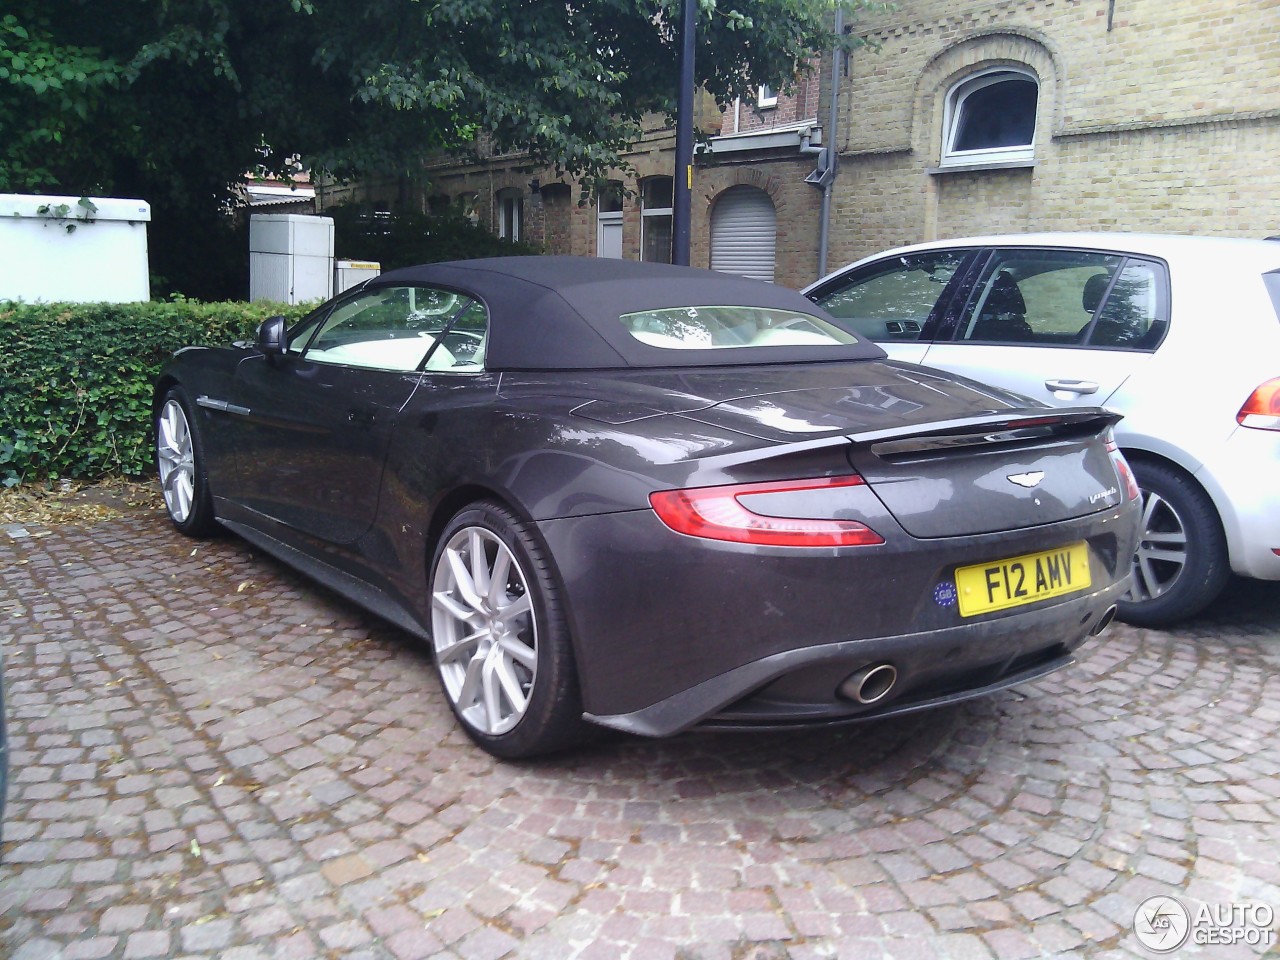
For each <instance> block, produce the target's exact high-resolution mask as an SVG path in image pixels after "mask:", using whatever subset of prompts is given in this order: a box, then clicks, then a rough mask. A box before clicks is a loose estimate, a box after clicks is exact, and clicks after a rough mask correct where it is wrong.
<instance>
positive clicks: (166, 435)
mask: <svg viewBox="0 0 1280 960" xmlns="http://www.w3.org/2000/svg"><path fill="white" fill-rule="evenodd" d="M156 461H157V463H158V465H159V467H160V487H161V489H162V490H163V491H164V505H165V506H166V507H167V508H168V510H169V516H171V517H173V519H174V520H175V521H176V522H178V523H183V522H185V521H186V519H187V517H189V516H190V515H191V505H192V503H193V502H194V500H195V492H196V461H195V443H194V441H193V440H192V439H191V427H190V425H189V424H188V423H187V415H186V413H185V412H184V411H183V409H182V404H180V403H178V401H177V400H172V399H171V400H169V401H167V402H166V403H165V405H164V409H163V410H161V411H160V419H159V420H158V421H157V422H156Z"/></svg>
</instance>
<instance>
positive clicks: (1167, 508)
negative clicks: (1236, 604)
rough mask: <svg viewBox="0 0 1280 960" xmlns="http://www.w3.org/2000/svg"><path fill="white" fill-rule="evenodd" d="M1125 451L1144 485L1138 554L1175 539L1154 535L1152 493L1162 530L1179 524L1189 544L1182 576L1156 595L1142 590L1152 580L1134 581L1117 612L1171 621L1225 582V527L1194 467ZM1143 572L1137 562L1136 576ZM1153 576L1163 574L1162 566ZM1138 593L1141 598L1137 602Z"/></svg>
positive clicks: (1141, 620)
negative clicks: (1192, 471)
mask: <svg viewBox="0 0 1280 960" xmlns="http://www.w3.org/2000/svg"><path fill="white" fill-rule="evenodd" d="M1123 453H1124V455H1125V459H1127V460H1128V461H1129V464H1130V466H1132V468H1133V472H1134V476H1135V478H1136V480H1137V482H1138V486H1139V488H1140V489H1141V491H1142V504H1143V514H1142V529H1141V530H1140V531H1139V541H1138V556H1139V557H1141V556H1142V554H1143V552H1144V550H1148V548H1152V549H1156V550H1160V549H1164V548H1168V547H1169V546H1170V545H1171V544H1170V542H1169V541H1165V542H1162V538H1161V537H1160V536H1158V535H1157V536H1151V529H1152V527H1154V526H1157V524H1156V523H1152V524H1151V525H1150V526H1149V520H1152V519H1154V520H1158V519H1159V514H1157V515H1156V517H1154V518H1153V517H1152V508H1151V497H1152V495H1153V494H1154V495H1155V497H1157V498H1158V500H1159V501H1160V502H1159V510H1160V511H1161V512H1162V513H1163V515H1164V518H1165V520H1166V523H1164V524H1160V525H1159V526H1160V527H1161V528H1162V529H1164V530H1172V529H1174V528H1177V529H1178V530H1180V532H1182V533H1183V535H1184V537H1185V540H1184V543H1185V544H1186V546H1185V548H1184V554H1185V556H1184V562H1183V564H1182V568H1181V573H1180V575H1179V579H1178V581H1177V582H1175V583H1173V584H1172V586H1169V585H1167V584H1166V585H1165V586H1166V589H1167V590H1168V592H1167V593H1163V594H1159V595H1156V596H1154V597H1152V596H1151V595H1150V593H1146V594H1145V595H1144V593H1143V591H1144V590H1145V589H1146V588H1147V587H1149V586H1150V584H1143V585H1138V584H1135V588H1134V589H1131V592H1130V593H1129V594H1126V596H1125V599H1124V600H1122V601H1121V602H1120V604H1119V610H1120V613H1119V616H1120V618H1121V619H1122V620H1125V621H1126V622H1128V623H1132V624H1136V625H1139V626H1150V627H1161V626H1167V625H1170V624H1174V623H1177V622H1178V621H1180V620H1184V619H1186V618H1188V617H1192V616H1195V615H1196V614H1197V613H1199V612H1200V611H1201V610H1203V609H1204V608H1205V607H1207V606H1208V605H1209V604H1210V603H1212V602H1213V600H1215V599H1216V598H1217V597H1218V595H1219V594H1220V593H1221V592H1222V590H1223V589H1224V588H1225V586H1226V584H1227V582H1228V580H1229V579H1230V573H1231V568H1230V560H1229V554H1228V549H1227V537H1226V532H1225V530H1224V526H1223V522H1222V517H1221V515H1220V513H1219V511H1218V507H1217V504H1216V503H1215V502H1214V500H1213V497H1212V495H1211V494H1210V492H1209V491H1208V490H1206V489H1205V488H1204V486H1203V485H1201V484H1200V482H1199V481H1197V480H1196V478H1195V477H1194V476H1193V475H1192V474H1191V472H1190V471H1188V470H1187V469H1185V468H1184V467H1182V466H1181V465H1179V464H1178V463H1176V462H1174V461H1173V460H1170V459H1169V458H1167V457H1164V456H1160V455H1159V454H1155V453H1152V452H1150V451H1146V450H1140V449H1131V448H1125V449H1124V450H1123ZM1175 549H1176V548H1175ZM1168 569H1169V567H1168V565H1166V570H1168ZM1141 575H1142V574H1141V571H1140V570H1139V564H1138V563H1137V562H1135V564H1134V576H1135V579H1136V578H1138V577H1140V576H1141ZM1155 576H1156V579H1157V580H1159V578H1160V571H1159V570H1157V571H1156V572H1155ZM1139 599H1140V601H1141V602H1135V601H1137V600H1139Z"/></svg>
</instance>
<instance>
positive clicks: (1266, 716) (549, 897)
mask: <svg viewBox="0 0 1280 960" xmlns="http://www.w3.org/2000/svg"><path fill="white" fill-rule="evenodd" d="M0 637H2V638H3V653H4V659H5V662H4V667H5V672H6V675H7V677H6V679H7V690H8V697H9V714H10V736H11V750H12V783H11V786H10V793H9V808H8V814H7V817H6V821H7V822H6V824H5V844H4V848H3V863H0V954H6V955H8V956H12V957H14V958H20V960H34V958H46V957H48V958H53V957H62V958H91V957H104V958H129V960H133V958H147V957H175V956H181V957H210V958H212V957H216V958H219V960H253V958H271V957H281V958H287V957H300V958H311V957H353V958H366V957H367V958H388V957H394V958H401V960H408V958H414V957H435V956H446V957H448V956H457V957H465V958H474V960H498V958H503V957H549V958H557V960H564V958H570V957H582V958H596V957H598V958H607V960H617V958H624V957H634V958H662V957H668V958H681V960H695V958H696V960H703V958H706V960H710V958H752V960H772V958H778V957H794V958H807V957H836V956H838V957H848V958H876V957H893V958H903V960H906V958H934V957H938V958H957V960H959V958H988V957H998V958H1032V957H1037V958H1038V957H1043V956H1053V955H1061V956H1069V957H1112V956H1118V957H1129V956H1147V955H1148V954H1145V953H1144V952H1143V951H1142V949H1141V948H1140V947H1139V946H1138V944H1137V941H1136V940H1135V938H1134V936H1133V934H1132V932H1131V931H1130V924H1131V922H1132V919H1133V915H1134V910H1135V907H1136V906H1137V905H1138V904H1139V903H1140V902H1141V901H1142V900H1143V899H1144V898H1146V897H1148V896H1151V895H1154V894H1175V895H1178V896H1181V897H1183V898H1184V899H1185V900H1187V901H1188V902H1190V903H1194V902H1196V901H1203V902H1208V903H1218V904H1225V903H1230V902H1235V901H1246V900H1250V901H1258V902H1262V903H1265V904H1268V905H1270V906H1272V907H1273V908H1276V909H1277V910H1278V911H1280V737H1278V736H1277V733H1278V732H1280V678H1278V677H1277V674H1278V673H1280V588H1278V587H1277V586H1275V585H1259V584H1244V585H1237V586H1235V587H1233V589H1232V593H1231V594H1230V595H1229V597H1228V598H1227V600H1226V601H1225V602H1224V603H1222V604H1221V605H1219V607H1218V608H1217V609H1216V611H1215V612H1214V613H1213V615H1212V616H1211V617H1208V618H1203V619H1201V620H1198V621H1196V622H1195V623H1193V624H1191V625H1189V626H1188V627H1187V628H1185V629H1182V630H1178V631H1173V632H1155V631H1144V630H1139V629H1134V628H1129V627H1118V628H1115V629H1113V630H1112V632H1111V633H1110V634H1109V635H1108V636H1107V637H1106V638H1104V639H1103V640H1101V641H1094V642H1092V643H1091V644H1090V645H1089V646H1087V647H1086V648H1085V652H1084V657H1083V662H1082V663H1081V664H1080V665H1078V666H1077V667H1075V668H1073V669H1071V670H1069V671H1065V672H1062V673H1059V674H1057V675H1055V676H1054V677H1051V678H1049V679H1047V680H1043V681H1040V682H1038V683H1035V684H1030V685H1027V686H1025V687H1021V688H1018V689H1016V690H1013V691H1009V692H1006V693H1003V694H1000V695H998V696H995V697H992V698H989V699H987V700H984V701H980V702H977V703H972V704H968V705H964V706H961V707H955V708H951V709H947V710H943V711H939V712H934V713H930V714H926V715H921V716H917V717H913V718H908V719H905V720H903V719H897V720H892V721H882V722H878V723H873V724H868V725H864V726H861V727H854V728H849V729H847V730H844V731H841V732H827V733H821V734H812V733H796V734H790V735H772V734H771V735H745V736H743V735H739V736H730V735H692V736H686V737H683V738H679V739H675V740H670V741H658V742H651V741H640V740H630V739H615V740H610V741H607V742H605V743H603V744H599V745H596V746H594V747H592V748H590V749H588V750H586V751H583V752H581V753H579V754H576V755H573V756H570V757H567V758H560V759H555V760H550V761H543V762H539V763H526V764H506V763H498V762H495V761H493V760H491V759H489V758H488V757H487V756H486V755H485V754H483V753H481V752H480V751H479V750H477V749H475V748H474V747H472V746H470V745H469V743H468V741H467V740H466V738H465V737H464V736H463V735H462V734H461V733H460V731H459V730H458V728H457V727H456V726H455V724H454V722H453V720H452V717H451V715H450V713H449V710H448V708H447V706H446V704H445V703H444V701H443V699H442V696H441V694H440V692H439V690H438V687H437V684H436V681H435V679H434V675H433V674H432V672H431V668H430V663H429V660H428V657H427V656H426V654H425V653H424V651H423V650H422V648H421V647H420V646H419V645H418V644H417V643H416V642H414V641H413V640H411V639H410V638H408V637H407V636H405V635H404V634H402V633H399V632H397V631H396V630H394V629H392V628H390V627H388V626H386V625H385V624H383V623H381V622H380V621H377V620H375V619H374V618H371V617H368V616H366V615H365V614H363V613H361V612H360V611H358V610H357V609H355V608H354V607H351V606H349V605H347V604H346V603H344V602H342V601H340V600H337V599H335V598H334V597H333V595H331V594H329V593H327V592H326V591H324V590H322V589H320V588H318V587H315V586H312V585H311V584H310V583H308V582H307V581H304V580H303V579H301V578H299V577H297V576H295V575H294V574H293V573H291V572H289V571H288V570H286V569H285V568H283V567H281V566H279V565H277V564H276V563H274V562H273V561H271V560H269V559H267V558H266V557H264V556H263V555H261V554H259V553H257V552H256V551H254V550H253V549H251V548H250V547H249V546H247V545H246V544H245V543H243V542H242V541H239V540H237V539H235V538H230V537H228V538H225V539H221V540H215V541H212V542H209V543H201V544H193V543H192V542H190V541H187V540H184V539H183V538H181V537H179V536H177V535H176V534H174V533H173V532H171V530H170V528H169V526H168V524H167V523H166V522H164V520H163V519H162V518H161V517H160V516H159V515H158V514H153V513H149V512H144V513H138V514H135V515H128V516H124V517H121V518H118V519H114V520H110V521H107V522H102V523H97V524H93V525H89V526H52V527H38V526H31V527H27V528H21V527H13V526H11V527H9V528H8V529H4V528H0ZM1262 949H1263V948H1261V947H1248V946H1237V947H1200V948H1197V947H1194V946H1191V945H1189V946H1187V947H1186V948H1185V949H1184V950H1183V951H1181V952H1180V953H1179V956H1182V955H1200V956H1205V957H1237V956H1239V957H1253V956H1257V955H1258V954H1259V953H1261V952H1262Z"/></svg>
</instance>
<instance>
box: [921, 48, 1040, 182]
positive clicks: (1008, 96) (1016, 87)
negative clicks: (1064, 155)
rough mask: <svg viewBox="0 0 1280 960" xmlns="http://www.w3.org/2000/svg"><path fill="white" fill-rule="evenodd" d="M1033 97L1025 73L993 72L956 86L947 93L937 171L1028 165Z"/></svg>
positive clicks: (1032, 81)
mask: <svg viewBox="0 0 1280 960" xmlns="http://www.w3.org/2000/svg"><path fill="white" fill-rule="evenodd" d="M1039 97H1040V84H1039V83H1038V82H1037V80H1036V76H1035V74H1033V73H1032V72H1031V71H1030V70H1022V69H1019V68H1016V67H998V68H996V69H992V70H984V71H982V72H981V73H976V74H973V75H971V76H968V77H966V78H964V79H963V80H961V81H960V82H959V83H957V84H956V85H955V86H953V87H952V88H951V89H950V91H948V93H947V101H946V109H945V111H944V115H943V140H942V163H941V166H943V167H954V166H967V165H970V164H986V163H1002V162H1008V163H1030V162H1031V161H1033V160H1034V159H1035V132H1036V106H1037V103H1038V101H1039Z"/></svg>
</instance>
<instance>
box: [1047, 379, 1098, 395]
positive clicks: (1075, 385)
mask: <svg viewBox="0 0 1280 960" xmlns="http://www.w3.org/2000/svg"><path fill="white" fill-rule="evenodd" d="M1044 386H1045V389H1046V390H1052V391H1053V392H1054V393H1057V392H1059V391H1061V392H1063V393H1078V394H1080V395H1081V396H1086V395H1088V394H1090V393H1097V392H1098V385H1097V384H1096V383H1094V382H1093V381H1092V380H1046V381H1045V382H1044Z"/></svg>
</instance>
